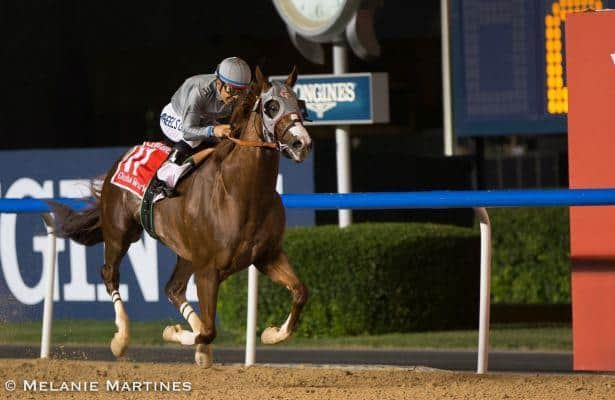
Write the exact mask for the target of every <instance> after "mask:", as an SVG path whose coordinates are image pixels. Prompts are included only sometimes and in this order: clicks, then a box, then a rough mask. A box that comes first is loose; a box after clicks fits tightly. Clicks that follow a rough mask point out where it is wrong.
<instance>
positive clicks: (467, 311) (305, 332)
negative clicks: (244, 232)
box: [218, 223, 480, 336]
mask: <svg viewBox="0 0 615 400" xmlns="http://www.w3.org/2000/svg"><path fill="white" fill-rule="evenodd" d="M479 246H480V241H479V234H478V231H477V230H476V229H466V228H459V227H453V226H443V225H435V224H418V223H413V224H401V223H400V224H391V223H389V224H356V225H352V226H350V227H348V228H346V229H343V230H340V229H339V228H338V227H337V226H319V227H311V228H292V229H289V230H287V232H286V236H285V241H284V248H285V250H286V252H287V254H288V256H289V259H290V260H291V262H292V263H293V265H294V267H295V270H296V271H297V274H298V275H299V277H300V278H301V279H302V280H303V281H304V282H305V283H306V284H307V285H308V287H309V289H310V298H309V300H308V303H307V304H306V306H305V308H304V311H303V314H302V318H301V323H300V325H299V330H298V332H297V335H299V336H320V335H322V336H340V335H356V334H378V333H386V332H404V331H412V330H433V329H448V328H464V327H475V326H476V321H477V316H476V314H477V311H478V284H479V257H480V251H479ZM246 281H247V272H246V271H243V272H241V273H238V274H236V275H235V276H232V277H231V278H229V279H228V280H227V281H226V282H224V283H223V284H222V286H221V288H220V296H219V307H218V311H219V314H218V315H219V319H220V320H219V321H220V323H221V324H222V327H223V329H225V330H228V331H231V332H233V331H234V332H237V333H240V332H242V331H243V329H244V327H245V321H246V291H247V288H246V286H247V284H246ZM290 302H291V296H290V293H289V292H288V291H287V290H286V289H284V288H280V287H279V286H277V285H274V284H273V283H271V281H270V280H269V279H268V278H266V277H264V276H262V275H261V277H260V280H259V302H258V304H259V306H258V327H259V329H264V328H265V327H267V326H279V325H280V324H281V323H282V322H284V320H285V319H286V317H287V315H288V312H289V311H290V304H291V303H290Z"/></svg>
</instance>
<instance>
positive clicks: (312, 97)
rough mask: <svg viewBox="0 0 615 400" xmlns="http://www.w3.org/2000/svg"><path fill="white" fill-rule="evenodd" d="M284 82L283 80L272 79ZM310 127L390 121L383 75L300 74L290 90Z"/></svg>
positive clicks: (386, 82) (279, 78)
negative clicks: (305, 112)
mask: <svg viewBox="0 0 615 400" xmlns="http://www.w3.org/2000/svg"><path fill="white" fill-rule="evenodd" d="M271 79H272V80H284V79H286V77H281V76H276V77H271ZM293 89H294V90H295V93H296V94H297V97H298V98H300V99H301V100H304V101H305V103H306V108H307V110H308V115H309V119H311V120H312V122H311V124H314V125H338V124H373V123H379V122H388V121H389V101H388V81H387V74H385V73H358V74H343V75H300V76H299V77H298V79H297V82H296V83H295V86H294V87H293Z"/></svg>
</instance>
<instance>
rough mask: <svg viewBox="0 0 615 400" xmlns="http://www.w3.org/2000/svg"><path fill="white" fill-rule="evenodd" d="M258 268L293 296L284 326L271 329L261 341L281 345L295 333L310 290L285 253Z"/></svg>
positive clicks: (260, 264)
mask: <svg viewBox="0 0 615 400" xmlns="http://www.w3.org/2000/svg"><path fill="white" fill-rule="evenodd" d="M256 267H257V268H258V269H259V271H261V272H262V273H264V274H266V275H267V276H269V278H270V279H271V280H272V281H273V282H275V283H277V284H279V285H281V286H284V287H286V288H287V289H288V290H290V291H291V293H292V295H293V305H292V308H291V311H290V315H289V316H288V318H287V319H286V322H284V325H282V327H281V328H277V327H269V328H267V329H265V330H264V331H263V333H262V335H261V341H262V342H263V343H264V344H275V343H279V342H281V341H283V340H286V339H288V338H289V337H290V336H291V335H292V334H293V332H294V331H295V328H296V327H297V322H298V320H299V314H300V313H301V309H302V308H303V305H304V304H305V302H306V301H307V298H308V288H307V286H305V284H304V283H303V282H301V281H300V280H299V278H298V277H297V274H295V270H294V269H293V267H292V266H291V265H290V263H289V262H288V257H286V254H285V253H284V252H280V253H279V254H278V255H277V257H274V258H273V259H272V260H270V261H266V262H263V263H257V264H256Z"/></svg>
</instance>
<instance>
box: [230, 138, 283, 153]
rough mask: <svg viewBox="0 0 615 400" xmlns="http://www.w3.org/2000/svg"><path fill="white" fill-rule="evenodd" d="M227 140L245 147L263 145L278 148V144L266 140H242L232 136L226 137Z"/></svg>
mask: <svg viewBox="0 0 615 400" xmlns="http://www.w3.org/2000/svg"><path fill="white" fill-rule="evenodd" d="M227 139H228V140H230V141H231V142H233V143H235V144H237V145H239V146H245V147H265V148H269V149H274V150H276V149H277V148H278V146H277V145H276V144H275V143H267V142H260V141H252V140H242V139H235V138H233V137H230V136H229V137H227Z"/></svg>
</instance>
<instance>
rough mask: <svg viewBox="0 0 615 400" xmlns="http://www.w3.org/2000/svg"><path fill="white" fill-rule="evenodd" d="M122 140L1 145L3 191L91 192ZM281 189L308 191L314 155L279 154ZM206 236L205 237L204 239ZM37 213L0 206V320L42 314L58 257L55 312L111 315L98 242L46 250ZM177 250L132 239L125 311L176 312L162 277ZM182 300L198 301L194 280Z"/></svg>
mask: <svg viewBox="0 0 615 400" xmlns="http://www.w3.org/2000/svg"><path fill="white" fill-rule="evenodd" d="M126 150H127V149H126V148H118V147H116V148H104V149H103V148H100V149H71V150H29V151H0V197H1V198H24V197H34V198H52V197H73V198H79V197H84V196H88V195H89V183H90V178H95V177H97V176H99V175H100V174H101V173H104V172H105V171H106V170H107V169H108V168H110V167H111V165H113V163H114V162H115V161H116V160H117V159H118V158H119V157H120V156H121V155H122V154H123V153H124V152H125V151H126ZM278 179H281V180H282V187H283V188H284V191H286V192H290V193H300V192H303V193H311V192H313V178H312V159H311V158H308V159H307V160H306V161H305V162H304V163H303V164H295V163H293V162H291V161H288V160H283V162H282V163H281V164H280V176H279V178H278ZM287 223H288V224H289V225H313V224H314V212H313V211H312V210H287ZM204 240H206V239H204ZM47 243H48V239H47V236H46V232H45V227H44V225H43V223H42V219H41V218H40V216H39V215H34V214H6V213H5V214H3V213H0V324H1V323H2V322H4V321H16V320H27V319H34V320H37V319H40V318H41V315H42V300H43V297H44V293H45V291H44V288H45V282H46V279H45V272H44V268H43V266H44V265H46V263H47V260H49V258H50V257H55V258H56V264H57V265H58V267H57V273H56V275H55V290H54V303H55V306H54V317H57V318H71V319H80V318H85V319H88V318H89V319H112V318H113V315H114V312H113V306H112V304H111V298H110V297H109V295H108V294H107V292H106V290H105V288H104V285H103V284H102V279H101V278H100V267H101V266H102V264H103V246H102V245H96V246H93V247H87V248H86V247H84V246H82V245H80V244H77V243H75V242H73V241H71V240H66V239H58V240H57V243H56V251H55V254H51V253H50V249H49V248H48V246H47ZM174 265H175V256H174V255H173V254H172V253H171V251H170V250H168V249H167V248H166V247H165V246H162V245H160V244H158V243H157V242H156V241H155V240H154V239H152V238H151V237H150V236H149V235H147V234H144V235H143V236H142V238H141V240H139V241H137V242H136V243H133V245H132V246H131V247H130V249H129V250H128V254H127V255H126V256H125V257H124V260H123V261H122V266H121V267H120V271H121V277H122V278H121V284H120V293H121V295H122V299H124V300H125V302H126V307H127V311H128V314H129V315H130V316H131V318H134V319H136V320H152V319H164V318H176V317H177V315H178V314H177V311H176V310H175V309H174V308H173V307H172V306H171V304H170V303H169V302H168V301H167V299H166V295H165V293H164V285H165V283H166V281H167V280H168V279H169V277H170V276H171V272H172V271H173V267H174ZM187 297H188V301H196V300H197V297H196V290H195V287H194V284H193V283H192V280H191V282H190V285H189V286H188V292H187Z"/></svg>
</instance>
